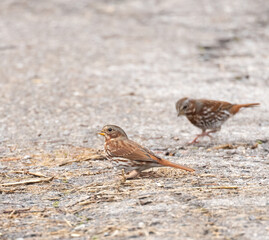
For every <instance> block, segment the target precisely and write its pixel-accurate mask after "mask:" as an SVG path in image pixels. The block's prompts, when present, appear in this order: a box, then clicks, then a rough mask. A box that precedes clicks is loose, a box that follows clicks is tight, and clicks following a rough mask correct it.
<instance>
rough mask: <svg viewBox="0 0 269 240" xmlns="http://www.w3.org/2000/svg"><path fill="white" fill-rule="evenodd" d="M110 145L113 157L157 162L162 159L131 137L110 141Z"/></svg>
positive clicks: (110, 153) (110, 152)
mask: <svg viewBox="0 0 269 240" xmlns="http://www.w3.org/2000/svg"><path fill="white" fill-rule="evenodd" d="M109 145H110V146H109V149H108V151H109V155H110V156H111V157H120V158H127V159H130V160H135V161H147V162H155V163H156V162H158V161H159V160H160V158H159V157H157V156H156V155H155V154H154V153H153V152H151V151H150V150H148V149H147V148H144V147H143V146H141V145H139V144H138V143H136V142H134V141H132V140H129V139H126V140H118V141H110V143H109Z"/></svg>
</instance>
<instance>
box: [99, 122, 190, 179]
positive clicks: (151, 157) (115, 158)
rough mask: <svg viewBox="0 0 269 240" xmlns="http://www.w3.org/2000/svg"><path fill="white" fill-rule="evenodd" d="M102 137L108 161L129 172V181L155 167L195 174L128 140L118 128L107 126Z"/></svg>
mask: <svg viewBox="0 0 269 240" xmlns="http://www.w3.org/2000/svg"><path fill="white" fill-rule="evenodd" d="M99 134H100V135H103V136H105V152H106V156H107V159H109V160H111V161H112V163H113V164H114V165H115V166H116V167H117V168H119V169H123V170H125V171H126V172H127V175H126V176H125V177H126V178H127V179H130V178H135V177H136V176H137V175H138V174H139V173H140V172H141V171H143V170H146V169H148V168H153V167H166V166H167V167H174V168H179V169H183V170H186V171H189V172H193V171H194V169H192V168H188V167H185V166H181V165H178V164H175V163H172V162H169V161H167V160H165V159H162V158H160V157H158V156H156V155H155V154H154V153H153V152H151V151H149V150H148V149H147V148H145V147H143V146H141V145H139V144H138V143H136V142H134V141H132V140H130V139H128V137H127V135H126V133H125V132H124V131H123V130H122V129H121V128H120V127H118V126H115V125H106V126H104V127H103V129H102V130H101V132H99Z"/></svg>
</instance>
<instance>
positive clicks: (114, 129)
mask: <svg viewBox="0 0 269 240" xmlns="http://www.w3.org/2000/svg"><path fill="white" fill-rule="evenodd" d="M98 134H100V135H102V136H105V138H106V140H110V139H113V138H128V137H127V135H126V133H125V132H124V131H123V130H122V129H121V128H120V127H118V126H116V125H106V126H104V127H103V129H102V130H101V131H100V132H99V133H98Z"/></svg>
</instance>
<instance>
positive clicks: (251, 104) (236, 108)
mask: <svg viewBox="0 0 269 240" xmlns="http://www.w3.org/2000/svg"><path fill="white" fill-rule="evenodd" d="M258 105H260V104H259V103H247V104H234V105H233V106H232V108H231V110H230V113H231V114H236V113H238V111H239V110H240V109H241V108H248V107H256V106H258Z"/></svg>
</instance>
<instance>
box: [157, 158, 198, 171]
mask: <svg viewBox="0 0 269 240" xmlns="http://www.w3.org/2000/svg"><path fill="white" fill-rule="evenodd" d="M159 163H160V164H162V165H163V166H167V167H173V168H179V169H182V170H185V171H189V172H194V171H195V170H194V169H192V168H189V167H185V166H182V165H178V164H175V163H172V162H169V161H167V160H165V159H160V160H159Z"/></svg>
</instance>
